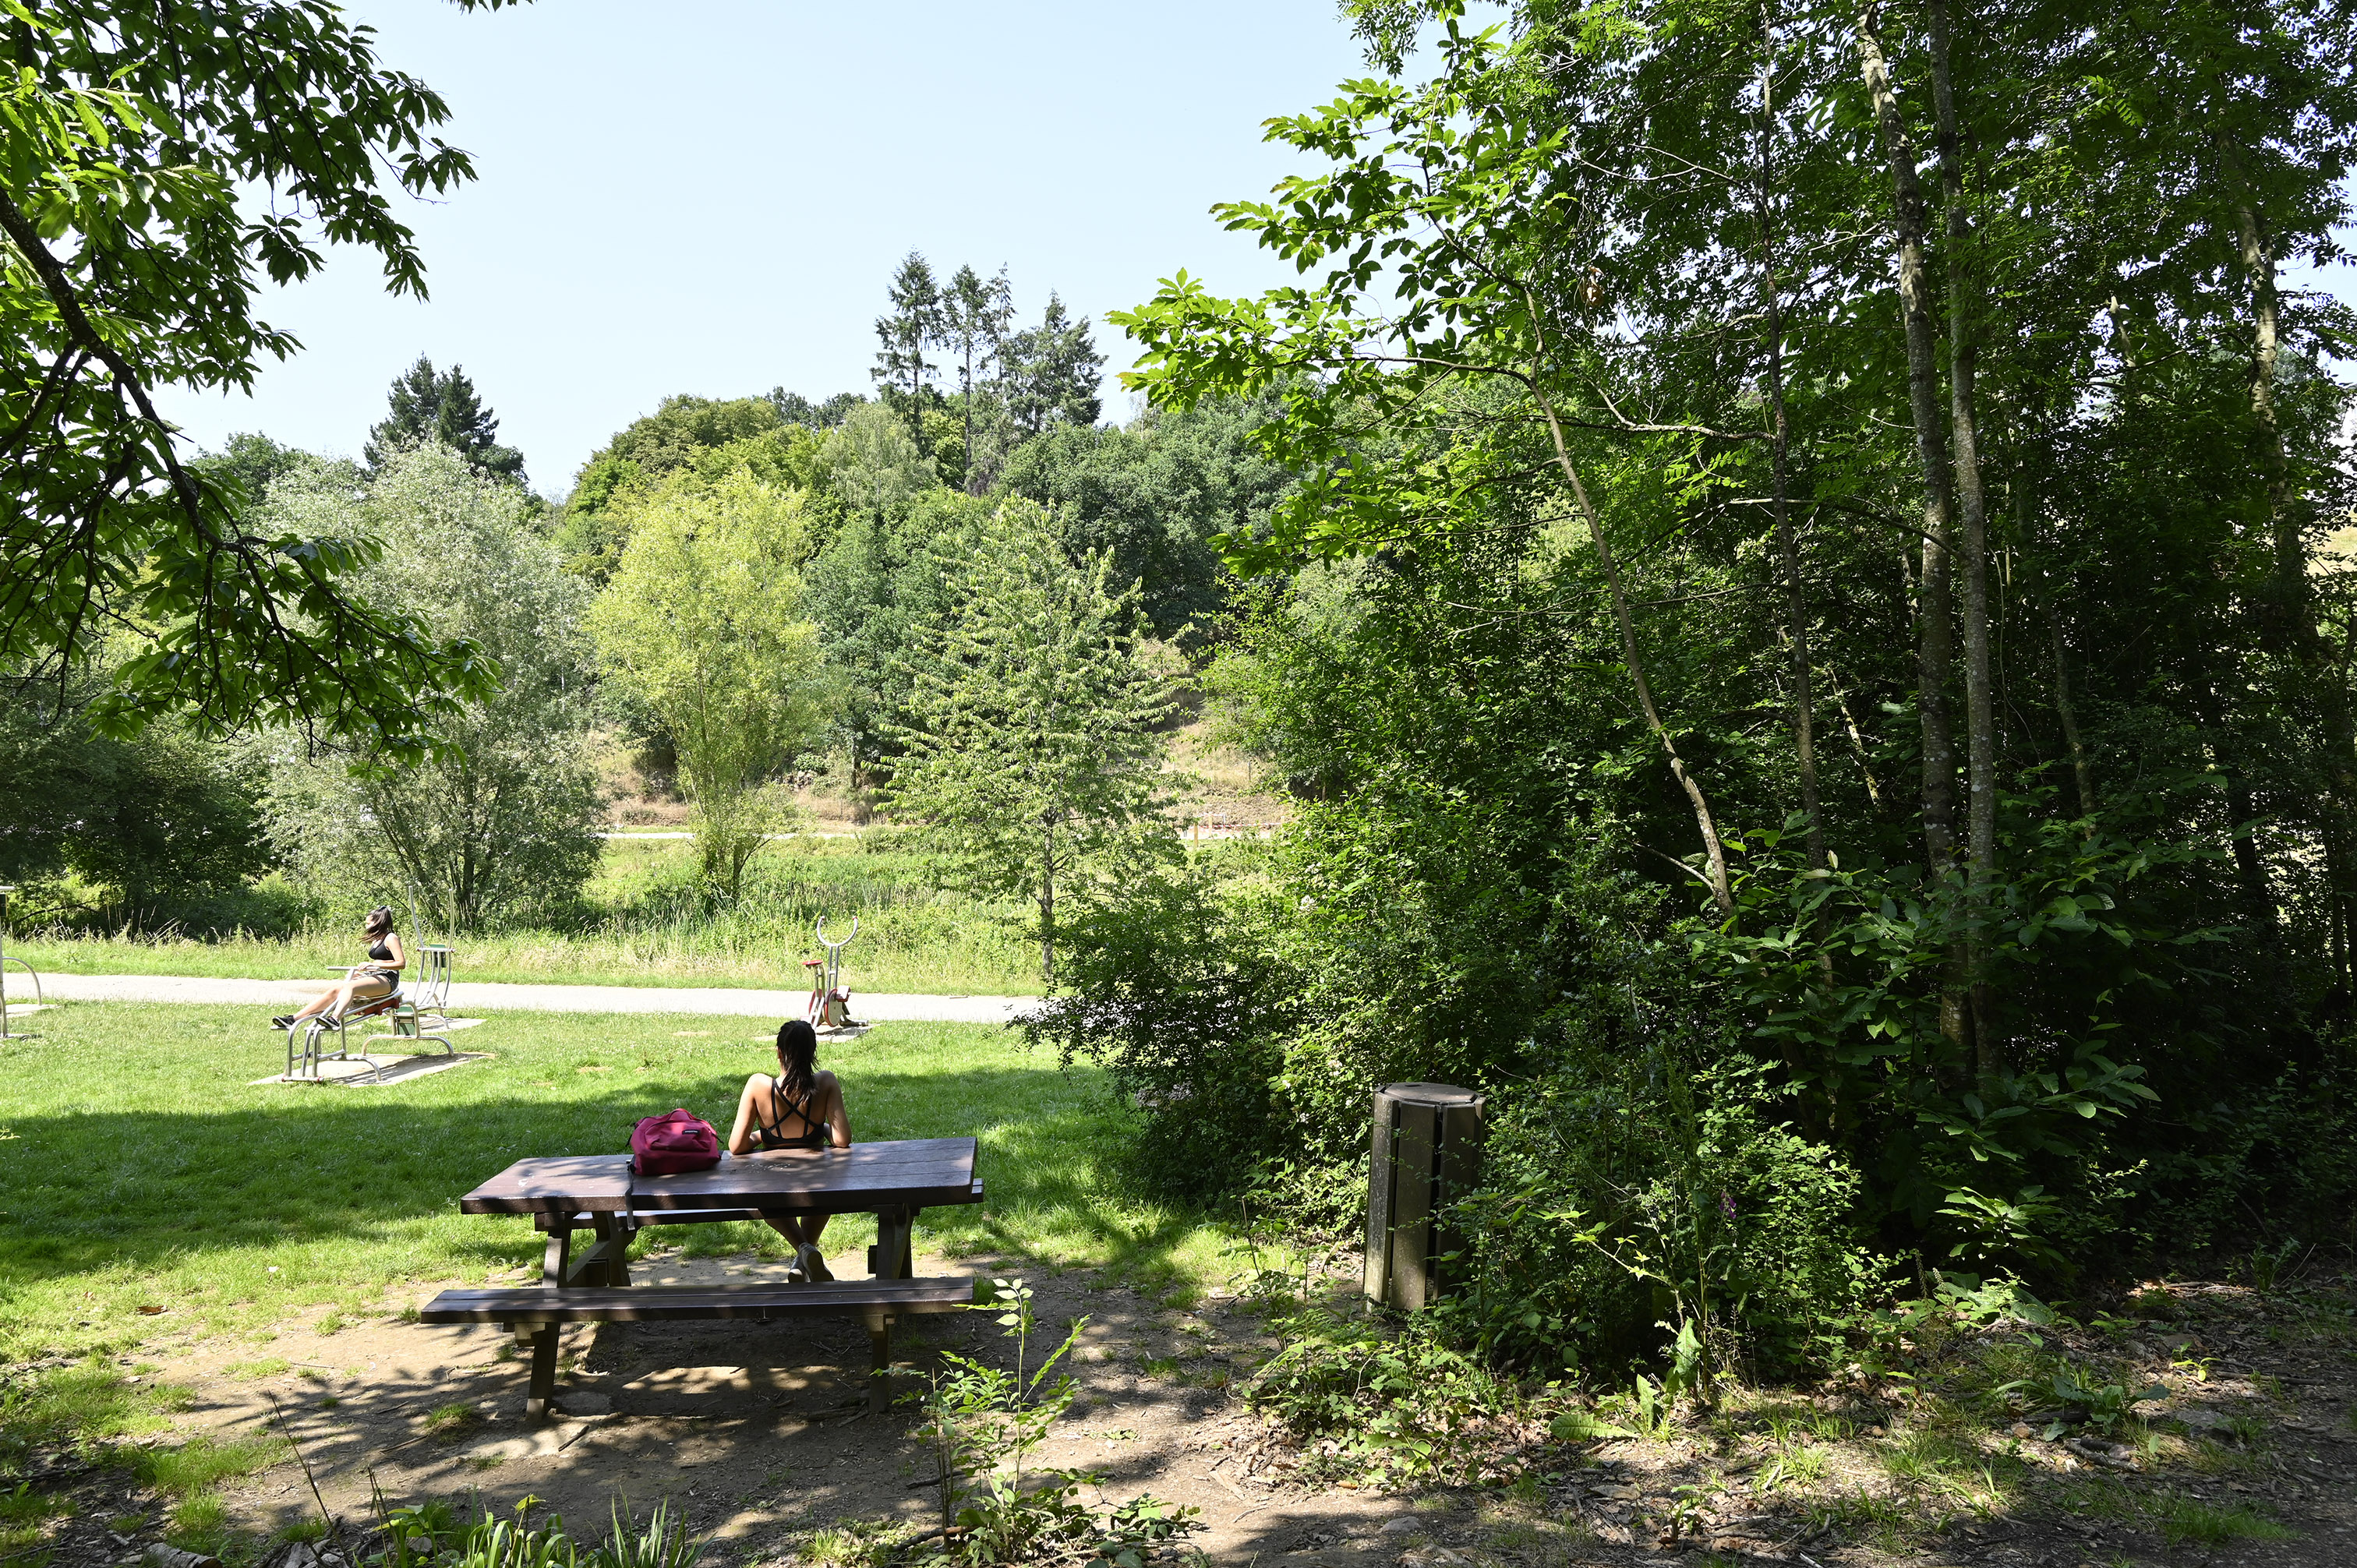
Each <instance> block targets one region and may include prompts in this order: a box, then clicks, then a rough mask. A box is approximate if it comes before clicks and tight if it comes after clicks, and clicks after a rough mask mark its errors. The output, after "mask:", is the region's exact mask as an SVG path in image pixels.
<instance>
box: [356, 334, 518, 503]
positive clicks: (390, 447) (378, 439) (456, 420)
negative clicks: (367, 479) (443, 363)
mask: <svg viewBox="0 0 2357 1568" xmlns="http://www.w3.org/2000/svg"><path fill="white" fill-rule="evenodd" d="M386 401H387V404H388V412H387V413H386V414H385V416H384V419H383V420H382V422H381V423H380V424H377V425H375V426H374V427H373V428H371V430H370V431H369V438H368V445H367V446H364V447H362V448H361V455H362V456H364V457H365V458H366V459H367V460H368V466H369V468H370V470H371V472H373V471H375V470H376V469H379V468H382V467H384V465H385V463H386V462H387V460H389V459H390V458H391V457H392V456H393V454H394V453H396V452H400V451H404V450H406V449H408V448H409V447H412V446H424V445H425V444H426V443H427V442H429V441H431V442H437V443H439V444H440V445H442V446H447V447H448V448H450V450H452V451H453V452H456V453H457V454H458V456H461V457H463V458H465V459H466V460H467V465H468V467H471V468H473V469H474V470H475V471H476V472H477V473H479V474H482V475H485V476H487V477H489V478H495V479H508V480H511V481H513V482H514V483H516V484H519V485H520V484H522V483H523V482H524V477H523V454H522V453H521V452H519V451H517V450H516V449H515V448H514V447H512V446H500V444H499V435H500V421H499V416H498V415H496V414H494V413H492V412H491V411H490V409H488V408H486V407H484V406H483V401H482V399H481V398H480V397H479V395H477V393H476V392H475V383H474V382H473V381H469V380H468V377H467V372H466V371H465V370H464V369H462V368H461V367H459V366H457V365H453V366H451V367H450V369H449V371H448V373H447V374H445V373H443V372H442V371H436V369H435V368H434V361H433V360H429V359H427V358H426V357H425V355H423V354H420V355H418V356H417V363H415V364H414V365H412V366H410V367H409V369H407V370H406V371H403V372H402V373H401V374H400V375H397V376H395V377H394V378H393V391H392V393H391V395H390V396H389V397H388V398H387V400H386Z"/></svg>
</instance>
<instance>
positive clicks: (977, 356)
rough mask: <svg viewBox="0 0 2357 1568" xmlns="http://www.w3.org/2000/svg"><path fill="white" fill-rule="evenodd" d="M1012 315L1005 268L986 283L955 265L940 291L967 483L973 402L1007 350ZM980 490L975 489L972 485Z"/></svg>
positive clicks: (1012, 302)
mask: <svg viewBox="0 0 2357 1568" xmlns="http://www.w3.org/2000/svg"><path fill="white" fill-rule="evenodd" d="M1014 319H1015V299H1014V295H1013V292H1012V291H1011V290H1010V289H1009V288H1008V287H1007V284H1006V268H1004V267H1001V268H999V270H998V275H997V276H996V277H995V278H991V279H989V280H987V281H985V280H984V278H983V276H982V274H980V273H977V272H975V271H974V269H973V268H972V267H960V268H958V270H957V274H956V275H955V276H954V277H952V278H951V279H950V286H949V287H948V288H947V289H946V290H944V291H943V292H942V313H941V339H942V348H944V349H948V350H949V351H950V352H951V353H952V354H954V355H955V356H956V357H957V372H958V394H959V399H960V403H961V404H962V412H963V415H964V421H965V471H966V476H967V479H968V482H969V484H970V485H971V484H972V483H973V480H974V477H975V468H974V402H975V400H976V398H978V397H979V396H980V395H981V393H982V390H983V378H984V377H985V374H987V372H988V371H989V370H990V368H991V365H992V363H993V362H994V361H995V360H999V359H1001V358H1002V357H1003V356H1004V354H1005V351H1006V328H1008V327H1009V326H1011V325H1012V324H1013V322H1014ZM974 488H976V489H979V488H980V487H978V486H977V487H974Z"/></svg>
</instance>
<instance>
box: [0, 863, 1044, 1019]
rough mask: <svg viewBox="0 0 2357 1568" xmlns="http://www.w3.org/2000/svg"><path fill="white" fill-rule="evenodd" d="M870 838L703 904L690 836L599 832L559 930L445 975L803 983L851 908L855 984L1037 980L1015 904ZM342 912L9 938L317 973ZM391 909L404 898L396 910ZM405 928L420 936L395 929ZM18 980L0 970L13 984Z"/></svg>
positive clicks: (475, 957)
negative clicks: (262, 929) (270, 926)
mask: <svg viewBox="0 0 2357 1568" xmlns="http://www.w3.org/2000/svg"><path fill="white" fill-rule="evenodd" d="M880 843H881V841H880V840H878V841H867V840H861V841H845V840H819V839H793V840H789V841H785V842H783V843H779V844H776V845H774V846H772V847H771V848H770V850H769V851H767V852H765V853H764V854H762V855H760V856H759V858H757V859H756V860H755V861H754V862H753V864H752V865H751V867H750V868H749V869H748V872H747V876H746V886H745V892H744V897H742V899H741V900H740V901H739V902H738V904H737V907H736V908H733V909H727V910H722V911H714V910H712V909H711V908H708V907H707V906H706V904H705V901H704V900H703V899H702V898H701V897H699V896H697V894H696V892H695V890H694V887H693V886H692V879H691V873H692V868H693V865H694V850H693V846H692V845H690V844H688V843H685V842H683V841H680V840H673V839H609V840H608V841H607V843H606V849H605V852H604V854H603V855H602V856H601V858H600V860H599V863H598V871H597V875H596V876H595V877H593V878H592V879H591V881H590V883H589V885H588V886H587V887H586V888H584V889H583V904H584V909H583V916H582V918H581V919H580V920H579V921H578V922H577V923H576V925H574V926H572V927H570V928H568V929H544V930H512V931H494V932H486V933H481V934H475V935H468V936H466V937H463V938H461V939H459V940H457V943H456V945H457V949H458V951H457V960H456V971H457V977H458V978H459V979H460V980H462V981H464V980H478V981H505V982H518V983H544V984H604V985H651V986H683V985H741V986H754V987H765V988H774V989H784V990H792V991H799V990H804V989H807V988H808V986H809V984H810V981H809V975H808V972H807V971H806V970H804V969H803V968H802V960H803V959H805V958H815V957H817V956H819V950H818V946H817V944H816V942H815V940H813V935H812V927H813V922H815V921H816V920H817V919H818V918H820V917H822V916H823V917H824V918H825V919H826V922H827V930H828V933H829V934H830V935H837V934H840V933H843V932H846V931H848V930H849V929H851V921H852V918H853V917H854V916H856V917H857V918H858V920H859V936H858V938H857V940H856V941H855V942H854V943H853V944H852V946H851V947H850V948H848V949H846V950H845V955H844V958H845V979H846V980H847V981H848V982H849V983H850V984H851V986H852V988H853V991H854V993H855V995H856V993H858V992H862V991H871V992H899V993H931V994H963V995H1027V994H1029V993H1033V992H1036V991H1037V990H1039V949H1038V947H1037V946H1036V945H1035V944H1034V942H1033V941H1032V940H1031V939H1030V938H1029V937H1028V936H1027V935H1026V934H1025V931H1024V928H1023V918H1024V917H1023V910H1022V909H1021V908H1019V907H1017V906H1012V905H1006V906H1001V905H988V904H977V903H975V902H974V901H973V900H971V899H967V898H963V897H958V896H956V895H953V894H948V893H944V892H942V891H941V890H940V889H939V888H938V887H937V886H936V885H935V884H934V882H933V880H932V879H931V876H930V875H928V873H927V871H926V869H925V866H924V864H923V862H922V861H920V859H919V858H918V857H917V856H915V855H913V854H908V853H906V852H904V851H897V850H892V849H889V848H887V847H880ZM351 915H352V918H350V920H345V919H320V920H317V921H314V922H313V923H312V924H311V925H310V926H309V927H307V929H304V930H302V931H300V932H298V933H296V935H294V936H291V937H285V938H279V937H264V936H254V935H252V934H250V933H242V934H236V935H231V936H225V937H220V938H218V939H213V940H189V939H188V938H186V937H182V936H178V935H172V934H166V935H160V936H158V935H142V934H137V933H117V934H113V935H105V934H97V935H86V936H72V937H59V936H55V935H52V936H46V937H42V936H26V937H21V938H16V939H13V940H11V941H10V943H9V951H10V952H11V953H12V954H13V955H15V956H16V957H20V958H23V959H25V960H26V961H28V962H30V963H31V964H32V965H33V966H34V968H36V969H40V970H54V971H57V972H60V973H67V974H175V975H210V976H216V977H223V978H235V979H280V978H288V977H293V978H297V979H312V978H320V979H324V978H325V977H326V966H328V965H329V964H336V963H350V962H352V961H354V960H355V956H356V949H357V945H358V939H357V937H355V936H354V935H353V934H352V931H351V929H350V927H351V926H354V925H357V923H358V911H357V910H355V911H352V912H351ZM404 915H405V911H404ZM407 925H408V922H407V920H406V919H405V918H404V934H405V935H407V936H408V938H409V939H410V940H412V941H413V942H414V941H416V940H420V939H421V937H424V936H427V935H431V933H423V932H418V931H414V930H408V929H406V928H407ZM18 983H20V982H18ZM13 984H15V983H12V985H13Z"/></svg>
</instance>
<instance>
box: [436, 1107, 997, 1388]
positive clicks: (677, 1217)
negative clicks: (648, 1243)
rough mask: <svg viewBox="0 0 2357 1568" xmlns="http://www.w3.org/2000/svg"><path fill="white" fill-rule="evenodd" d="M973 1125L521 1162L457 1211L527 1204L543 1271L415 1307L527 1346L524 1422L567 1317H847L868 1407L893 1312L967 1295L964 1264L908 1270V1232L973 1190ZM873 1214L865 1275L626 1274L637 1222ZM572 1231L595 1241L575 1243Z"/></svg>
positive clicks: (885, 1363)
mask: <svg viewBox="0 0 2357 1568" xmlns="http://www.w3.org/2000/svg"><path fill="white" fill-rule="evenodd" d="M974 1152H975V1150H974V1140H973V1139H972V1138H917V1139H909V1140H904V1141H901V1142H897V1143H881V1144H854V1145H853V1146H852V1147H850V1148H848V1149H780V1150H772V1151H769V1152H765V1153H757V1154H750V1155H726V1154H724V1155H721V1156H720V1163H719V1164H718V1165H716V1166H714V1167H713V1168H712V1169H710V1170H705V1171H690V1172H685V1173H683V1174H681V1175H678V1176H634V1175H632V1173H631V1171H630V1156H629V1155H560V1156H556V1157H554V1158H545V1159H528V1160H518V1161H517V1162H516V1163H515V1164H514V1165H510V1166H509V1167H508V1168H507V1169H506V1170H504V1171H501V1172H500V1174H499V1175H498V1176H493V1177H492V1178H491V1179H490V1181H488V1182H485V1183H484V1184H483V1185H482V1186H480V1187H477V1188H476V1189H475V1190H474V1191H472V1192H470V1193H468V1194H467V1196H466V1197H462V1198H460V1199H459V1200H458V1208H459V1211H460V1212H461V1213H465V1214H529V1215H531V1216H533V1224H534V1225H535V1226H536V1227H537V1228H538V1229H540V1230H545V1231H546V1232H547V1233H548V1240H547V1243H546V1245H545V1247H544V1250H543V1254H542V1260H541V1283H539V1284H538V1285H527V1286H523V1287H522V1288H514V1289H504V1290H448V1291H444V1292H443V1293H442V1294H440V1295H437V1296H436V1297H435V1298H434V1299H433V1301H432V1302H430V1303H428V1304H427V1305H426V1306H425V1309H424V1310H423V1311H422V1312H421V1313H419V1315H418V1316H419V1319H420V1321H422V1322H425V1323H499V1324H504V1325H506V1326H509V1327H510V1328H511V1330H512V1331H513V1332H514V1334H515V1337H516V1339H517V1341H518V1342H519V1343H520V1344H522V1345H524V1346H528V1347H529V1348H530V1349H531V1351H532V1381H531V1387H530V1391H529V1393H528V1395H527V1397H526V1399H525V1402H524V1415H525V1419H526V1420H528V1421H540V1420H543V1419H544V1418H545V1417H546V1416H547V1414H548V1412H549V1407H550V1402H551V1401H553V1400H554V1398H555V1395H556V1348H557V1339H558V1337H559V1335H560V1332H561V1330H562V1327H563V1326H564V1325H565V1324H567V1323H630V1322H676V1321H680V1320H683V1319H698V1318H715V1319H717V1318H750V1319H754V1320H756V1321H763V1322H767V1321H770V1320H773V1319H785V1318H796V1317H828V1316H856V1317H858V1318H860V1319H861V1320H862V1321H863V1322H864V1323H865V1324H866V1327H867V1338H868V1344H869V1348H870V1349H871V1350H872V1352H873V1357H874V1359H873V1364H872V1366H871V1368H870V1370H869V1376H868V1408H869V1409H871V1410H879V1409H881V1408H882V1407H883V1404H884V1402H885V1400H886V1399H887V1398H888V1395H889V1391H890V1372H891V1359H892V1324H893V1322H894V1320H895V1319H897V1318H899V1317H903V1316H917V1315H921V1314H927V1313H942V1312H957V1311H961V1310H963V1308H964V1307H966V1306H967V1305H970V1304H971V1303H972V1302H973V1301H974V1299H975V1295H974V1280H973V1279H972V1278H971V1277H969V1276H955V1277H949V1278H936V1279H915V1278H912V1277H910V1275H911V1262H912V1249H911V1242H910V1237H911V1233H912V1231H913V1230H914V1229H915V1225H916V1218H917V1214H918V1212H919V1211H920V1210H921V1209H926V1208H940V1207H943V1206H946V1205H951V1204H961V1203H980V1202H981V1201H982V1183H981V1181H980V1180H979V1179H977V1178H976V1177H975V1176H974ZM845 1213H872V1214H874V1215H875V1216H876V1238H877V1240H876V1245H875V1246H873V1247H870V1248H869V1249H868V1250H867V1271H868V1273H869V1275H870V1277H869V1278H867V1279H865V1280H837V1281H834V1282H832V1283H813V1284H791V1283H787V1284H743V1285H735V1284H726V1285H632V1284H631V1283H630V1262H629V1252H630V1242H631V1240H633V1239H634V1238H635V1237H636V1236H637V1234H638V1232H639V1231H640V1230H641V1229H643V1228H644V1227H645V1226H648V1225H662V1224H681V1223H694V1222H697V1221H712V1220H720V1219H760V1218H761V1217H763V1216H765V1215H770V1214H845ZM576 1230H587V1231H588V1232H589V1233H590V1235H591V1237H593V1238H594V1240H591V1242H590V1244H589V1245H588V1246H587V1247H585V1248H583V1249H581V1250H580V1251H578V1252H577V1253H576V1251H575V1249H574V1246H573V1237H574V1233H575V1232H576Z"/></svg>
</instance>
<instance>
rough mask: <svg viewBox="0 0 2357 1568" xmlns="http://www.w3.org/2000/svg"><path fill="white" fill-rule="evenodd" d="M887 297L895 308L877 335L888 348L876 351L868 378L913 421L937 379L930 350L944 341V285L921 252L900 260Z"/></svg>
mask: <svg viewBox="0 0 2357 1568" xmlns="http://www.w3.org/2000/svg"><path fill="white" fill-rule="evenodd" d="M884 298H885V300H886V302H887V303H888V304H889V305H890V306H891V307H892V308H891V309H890V310H889V311H888V312H886V313H885V314H884V315H882V316H879V317H877V318H876V336H877V339H878V340H879V341H880V342H881V343H882V344H883V347H882V348H880V349H877V351H876V368H875V369H874V370H873V371H870V372H869V373H870V374H871V375H873V376H874V377H875V378H876V384H877V386H878V387H880V388H882V389H883V390H884V393H885V395H886V397H887V398H888V400H890V401H892V402H895V403H899V404H900V405H901V411H902V413H904V414H905V415H908V416H909V417H910V418H911V420H912V422H913V418H914V412H913V411H914V410H915V408H916V405H917V404H918V403H919V402H920V401H921V400H922V398H923V397H924V394H925V392H926V390H927V388H928V386H929V385H930V384H931V380H932V375H933V367H932V366H931V364H929V363H928V362H927V361H926V360H925V350H926V349H929V348H931V347H932V346H933V345H934V344H936V343H938V342H939V341H940V340H941V331H942V290H941V285H939V284H938V283H936V282H934V281H933V269H932V266H931V263H928V262H927V261H926V260H925V258H924V256H923V255H922V254H921V253H920V252H916V251H911V252H909V253H908V255H906V256H905V257H903V258H901V261H900V266H899V271H897V272H895V273H894V274H892V281H891V282H890V283H888V284H887V285H884ZM919 439H920V440H921V439H922V436H921V435H920V437H919Z"/></svg>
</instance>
